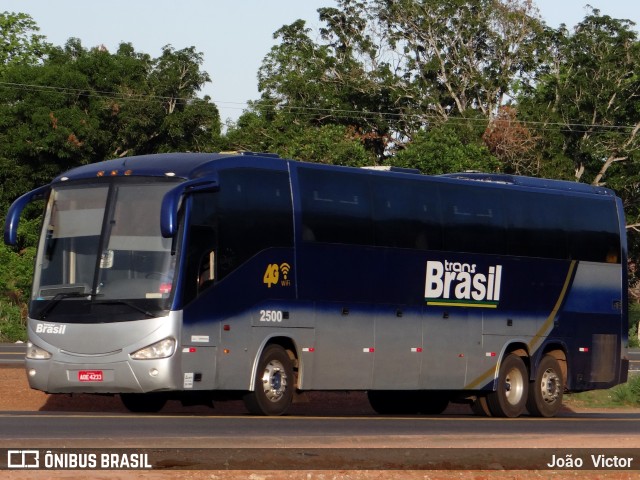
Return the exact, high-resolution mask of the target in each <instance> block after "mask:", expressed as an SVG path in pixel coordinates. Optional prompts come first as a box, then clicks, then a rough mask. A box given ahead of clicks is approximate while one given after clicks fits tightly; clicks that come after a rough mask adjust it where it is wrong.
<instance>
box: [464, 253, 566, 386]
mask: <svg viewBox="0 0 640 480" xmlns="http://www.w3.org/2000/svg"><path fill="white" fill-rule="evenodd" d="M577 263H578V262H577V261H576V260H572V261H571V264H570V265H569V270H568V271H567V276H566V278H565V279H564V285H562V290H561V291H560V295H559V296H558V299H557V300H556V304H555V305H554V307H553V309H552V310H551V313H549V316H547V319H546V320H545V322H544V323H543V324H542V326H541V327H540V328H539V329H538V332H537V333H536V334H535V335H534V336H533V338H532V339H531V341H530V342H529V344H528V347H529V351H531V350H532V349H533V347H534V346H535V345H536V343H539V342H540V341H541V339H542V337H545V336H547V335H548V334H549V332H550V331H551V328H552V326H553V321H554V319H555V318H556V315H557V314H558V310H560V307H561V306H562V303H563V302H564V299H565V297H566V295H567V291H568V290H569V284H570V283H571V278H572V277H573V272H574V270H575V269H576V265H577ZM496 369H497V365H496V366H493V367H491V368H489V369H488V370H487V371H486V372H484V373H482V374H481V375H480V376H479V377H477V378H476V379H475V380H473V381H472V382H471V383H469V384H467V385H466V386H465V387H464V388H465V389H466V390H473V389H475V388H477V387H479V386H481V385H484V384H485V383H487V382H488V381H489V380H490V379H492V378H495V376H496Z"/></svg>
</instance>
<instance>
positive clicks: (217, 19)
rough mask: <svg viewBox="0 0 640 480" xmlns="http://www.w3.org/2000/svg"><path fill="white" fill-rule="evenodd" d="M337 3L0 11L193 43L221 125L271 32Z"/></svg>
mask: <svg viewBox="0 0 640 480" xmlns="http://www.w3.org/2000/svg"><path fill="white" fill-rule="evenodd" d="M534 3H535V4H536V5H537V7H538V9H539V10H540V14H541V16H542V18H543V20H544V21H545V22H546V23H547V24H548V25H549V26H551V27H558V26H559V25H560V24H561V23H564V24H566V25H567V27H569V28H572V27H573V26H575V25H576V24H577V23H579V22H580V21H581V20H582V19H583V18H584V17H585V15H586V14H587V13H588V10H587V9H585V5H587V4H590V5H591V6H593V7H594V8H597V9H599V10H600V13H601V14H602V15H610V16H611V17H614V18H619V19H629V20H632V21H633V22H635V23H637V24H638V27H637V28H640V2H638V1H636V0H534ZM335 5H336V2H335V0H234V1H221V0H179V1H176V0H109V1H108V2H97V1H96V0H55V1H53V0H0V12H2V11H8V12H16V13H17V12H22V13H27V14H29V15H30V16H31V17H32V18H33V19H34V20H35V21H36V23H37V24H38V26H39V27H40V34H42V35H44V36H45V37H46V38H47V41H49V42H50V43H53V44H54V45H60V46H61V45H64V44H65V43H66V41H67V40H68V39H69V38H71V37H76V38H79V39H80V40H81V42H82V45H83V46H84V47H85V48H91V47H96V46H100V45H104V46H105V47H106V48H107V49H108V50H109V51H111V52H115V51H116V49H117V47H118V45H119V44H120V43H121V42H129V43H131V44H132V45H133V47H134V49H135V50H136V51H137V52H144V53H148V54H149V55H151V56H152V57H158V56H159V55H160V53H161V52H162V47H164V46H165V45H172V46H173V47H174V48H175V49H176V50H180V49H182V48H188V47H191V46H194V47H195V49H196V51H198V52H202V54H203V56H204V64H203V66H202V70H204V71H206V72H207V73H209V75H210V77H211V79H212V82H211V83H210V84H207V86H206V87H205V88H204V89H203V91H202V92H201V93H202V94H203V95H209V96H210V97H211V99H212V100H213V101H214V102H215V103H216V105H217V106H218V109H219V110H220V116H221V118H222V120H223V122H224V121H226V120H236V119H237V118H238V117H239V116H240V114H241V113H242V110H243V109H244V108H245V107H246V102H247V101H249V100H256V99H258V98H259V93H258V89H257V73H258V69H259V68H260V65H261V63H262V60H263V58H264V57H265V55H266V54H267V53H268V52H269V50H270V49H271V47H272V46H273V45H274V42H275V41H274V39H273V33H274V32H275V31H276V30H278V29H279V28H280V27H282V26H283V25H288V24H290V23H292V22H293V21H295V20H297V19H300V18H301V19H304V20H306V21H307V26H308V27H310V28H312V29H313V30H314V31H315V33H316V34H317V29H318V28H319V27H320V26H321V23H320V21H319V20H318V14H317V9H318V8H320V7H331V6H335Z"/></svg>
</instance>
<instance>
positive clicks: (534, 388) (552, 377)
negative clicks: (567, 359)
mask: <svg viewBox="0 0 640 480" xmlns="http://www.w3.org/2000/svg"><path fill="white" fill-rule="evenodd" d="M562 378H563V377H562V370H561V369H560V364H559V363H558V361H557V360H556V359H555V358H554V357H552V356H551V355H545V356H544V357H542V360H541V361H540V365H538V370H537V371H536V378H535V380H534V381H533V382H531V385H530V386H529V395H528V398H527V410H529V413H530V414H531V415H535V416H536V417H555V416H556V414H557V413H558V411H559V410H560V408H561V407H562V395H563V393H564V383H563V380H562Z"/></svg>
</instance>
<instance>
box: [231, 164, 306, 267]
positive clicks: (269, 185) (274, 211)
mask: <svg viewBox="0 0 640 480" xmlns="http://www.w3.org/2000/svg"><path fill="white" fill-rule="evenodd" d="M218 228H219V245H218V252H219V253H218V255H219V258H220V268H221V269H222V271H221V272H220V276H221V277H222V276H224V275H225V274H227V273H229V272H230V271H232V270H234V269H235V268H237V267H238V266H239V265H241V264H242V263H244V262H245V261H247V260H248V259H249V258H251V257H252V256H253V255H255V254H256V253H258V252H260V251H261V250H264V249H267V248H272V247H291V246H293V210H292V207H291V192H290V189H289V175H288V173H286V172H274V171H271V170H259V169H250V168H242V169H234V170H223V171H222V172H220V191H219V192H218Z"/></svg>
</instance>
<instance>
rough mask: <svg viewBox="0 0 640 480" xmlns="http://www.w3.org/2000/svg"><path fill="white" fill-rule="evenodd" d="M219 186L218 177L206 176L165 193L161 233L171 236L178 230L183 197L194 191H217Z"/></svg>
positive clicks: (161, 216)
mask: <svg viewBox="0 0 640 480" xmlns="http://www.w3.org/2000/svg"><path fill="white" fill-rule="evenodd" d="M219 188H220V186H219V183H218V179H217V178H212V177H205V178H197V179H195V180H189V181H186V182H184V183H181V184H179V185H177V186H176V187H174V188H172V189H171V190H169V191H168V192H167V193H165V195H164V197H163V198H162V206H161V208H160V233H161V234H162V236H163V237H164V238H171V237H173V236H174V235H175V234H176V232H177V231H178V210H179V209H180V202H181V200H182V197H184V196H186V195H188V194H191V193H194V192H205V191H206V192H215V191H217V190H219Z"/></svg>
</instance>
